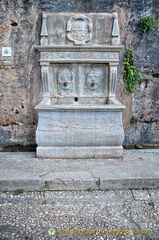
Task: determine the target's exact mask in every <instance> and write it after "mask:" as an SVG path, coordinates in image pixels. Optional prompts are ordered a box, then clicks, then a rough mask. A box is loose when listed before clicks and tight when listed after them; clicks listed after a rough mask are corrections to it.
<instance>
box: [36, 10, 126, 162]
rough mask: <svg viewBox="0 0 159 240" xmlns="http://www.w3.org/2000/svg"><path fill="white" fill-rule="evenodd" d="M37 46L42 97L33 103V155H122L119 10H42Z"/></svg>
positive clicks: (101, 156)
mask: <svg viewBox="0 0 159 240" xmlns="http://www.w3.org/2000/svg"><path fill="white" fill-rule="evenodd" d="M35 48H36V49H37V50H38V51H39V52H40V65H41V73H42V83H43V100H42V101H41V102H40V103H39V104H38V105H37V106H36V110H37V111H38V118H39V119H38V126H37V131H36V140H37V144H38V147H37V156H38V157H45V158H93V157H95V158H104V157H119V156H121V155H122V150H123V149H122V142H123V139H124V133H123V126H122V111H123V109H124V106H123V105H122V104H121V103H120V102H119V101H117V100H116V97H115V87H116V81H117V65H118V61H119V52H120V50H121V48H122V46H120V45H119V29H118V21H117V14H116V13H112V14H54V15H51V14H50V15H49V14H44V15H43V25H42V31H41V46H36V47H35Z"/></svg>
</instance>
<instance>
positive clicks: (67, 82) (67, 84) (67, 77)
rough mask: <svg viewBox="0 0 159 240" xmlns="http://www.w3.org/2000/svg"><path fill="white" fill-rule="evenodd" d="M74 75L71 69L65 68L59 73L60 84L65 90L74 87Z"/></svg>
mask: <svg viewBox="0 0 159 240" xmlns="http://www.w3.org/2000/svg"><path fill="white" fill-rule="evenodd" d="M72 84H73V75H72V73H71V71H69V70H67V69H65V70H63V71H62V72H60V73H59V74H58V86H59V87H60V88H62V89H63V90H69V89H71V88H72Z"/></svg>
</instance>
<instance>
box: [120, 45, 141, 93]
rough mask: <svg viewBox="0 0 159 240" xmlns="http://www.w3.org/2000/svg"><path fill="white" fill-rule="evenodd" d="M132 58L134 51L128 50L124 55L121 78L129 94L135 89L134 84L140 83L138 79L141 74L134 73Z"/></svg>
mask: <svg viewBox="0 0 159 240" xmlns="http://www.w3.org/2000/svg"><path fill="white" fill-rule="evenodd" d="M133 56H134V51H133V50H132V49H130V48H129V49H128V50H127V51H126V53H125V58H124V71H123V78H124V80H125V82H126V84H125V88H126V89H127V90H128V91H129V92H133V90H134V88H135V84H136V83H137V82H139V83H141V82H142V79H141V78H140V76H141V73H140V72H137V71H136V68H135V66H134V64H133Z"/></svg>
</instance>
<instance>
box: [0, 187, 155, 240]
mask: <svg viewBox="0 0 159 240" xmlns="http://www.w3.org/2000/svg"><path fill="white" fill-rule="evenodd" d="M0 196H1V199H0V218H1V221H0V240H25V239H30V240H51V239H55V240H60V239H62V240H76V239H77V240H105V239H109V240H122V239H125V240H136V239H142V240H148V239H155V240H158V239H159V189H145V190H137V189H127V190H124V189H123V190H108V191H98V190H94V191H92V192H88V191H47V190H46V191H41V192H38V191H34V192H24V193H23V194H19V195H13V192H6V193H4V192H0ZM50 227H53V228H56V234H55V235H52V236H51V235H49V234H53V229H50ZM49 230H50V231H49ZM124 230H125V232H124ZM130 230H133V231H130ZM126 231H127V232H126ZM135 231H136V233H135ZM137 231H138V233H137ZM141 231H142V232H141ZM146 231H147V232H146Z"/></svg>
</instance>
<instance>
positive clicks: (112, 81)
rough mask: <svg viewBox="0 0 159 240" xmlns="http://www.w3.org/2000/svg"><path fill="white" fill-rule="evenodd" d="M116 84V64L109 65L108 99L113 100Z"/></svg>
mask: <svg viewBox="0 0 159 240" xmlns="http://www.w3.org/2000/svg"><path fill="white" fill-rule="evenodd" d="M116 83H117V64H116V63H110V64H109V98H115V97H116V96H115V90H116Z"/></svg>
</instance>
